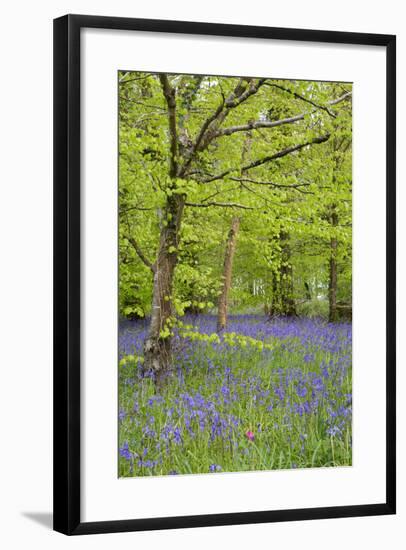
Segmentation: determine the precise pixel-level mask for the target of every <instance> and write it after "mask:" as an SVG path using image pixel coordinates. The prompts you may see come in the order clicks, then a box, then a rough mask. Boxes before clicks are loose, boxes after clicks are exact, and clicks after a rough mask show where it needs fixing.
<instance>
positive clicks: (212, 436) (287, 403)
mask: <svg viewBox="0 0 406 550" xmlns="http://www.w3.org/2000/svg"><path fill="white" fill-rule="evenodd" d="M189 322H190V323H191V324H192V325H193V326H194V327H195V330H198V331H199V333H202V334H212V333H214V332H215V329H216V319H215V317H214V316H209V315H200V316H197V317H195V318H190V319H189ZM147 327H148V321H147V320H140V321H124V322H122V323H121V324H120V334H119V350H120V359H121V361H120V366H119V411H118V422H119V475H120V476H147V475H166V474H192V473H193V474H194V473H206V472H207V473H210V472H212V473H214V472H231V471H250V470H271V469H282V468H308V467H327V466H349V465H351V456H352V452H351V449H352V439H351V426H352V393H351V392H352V373H351V357H352V349H351V346H352V333H351V325H350V324H348V323H339V324H328V323H326V322H325V321H322V320H310V319H293V320H285V319H277V320H269V319H266V318H265V317H262V316H255V315H238V316H232V317H230V319H229V322H228V327H227V331H226V332H227V333H236V334H237V335H242V336H245V337H249V338H250V339H255V340H250V341H251V343H252V342H254V343H256V344H255V345H247V344H246V342H245V341H244V340H243V339H240V340H239V341H238V342H235V341H232V342H231V343H230V340H229V339H227V334H226V335H225V336H224V337H222V338H221V339H220V341H216V340H214V339H213V341H203V342H202V341H194V340H192V339H190V338H187V337H186V338H185V337H183V336H181V335H180V334H176V335H175V337H174V361H173V372H172V374H171V377H170V380H169V381H168V383H167V384H166V385H165V387H164V388H163V389H162V390H161V392H160V393H157V392H156V391H155V387H154V383H153V380H151V379H149V378H143V379H142V377H141V371H142V366H141V361H142V359H140V358H141V357H142V345H143V340H144V338H145V336H146V332H147ZM261 343H262V344H265V345H261ZM128 356H129V357H130V358H129V359H126V358H128ZM123 358H124V360H123Z"/></svg>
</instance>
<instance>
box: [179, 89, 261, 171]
mask: <svg viewBox="0 0 406 550" xmlns="http://www.w3.org/2000/svg"><path fill="white" fill-rule="evenodd" d="M245 81H246V79H244V78H241V79H240V80H239V81H238V83H237V85H236V87H235V88H234V90H233V91H232V92H231V93H230V94H229V96H228V97H227V98H226V99H223V102H222V103H221V104H220V105H219V106H218V107H217V109H216V110H215V111H214V113H213V114H212V115H210V116H209V117H208V118H207V119H206V120H205V121H204V123H203V124H202V127H201V128H200V131H199V133H198V135H197V137H196V141H195V142H194V144H193V146H192V147H191V149H190V152H189V155H188V157H187V159H186V162H185V164H184V165H183V167H182V175H184V174H185V173H186V170H187V168H188V167H189V165H190V163H191V162H192V160H193V157H194V155H195V154H196V152H198V151H203V150H204V149H205V148H206V147H207V146H208V145H209V144H210V142H211V141H212V140H213V139H214V138H215V137H216V135H215V134H216V130H217V129H218V127H219V126H220V125H221V124H222V123H223V122H224V120H225V118H226V117H227V115H228V114H229V112H230V110H231V109H235V108H236V107H238V105H241V103H243V102H244V101H246V100H247V99H248V98H249V97H251V96H252V95H254V94H256V93H257V92H258V90H259V89H260V87H261V86H263V85H264V83H265V81H266V79H265V78H261V79H258V81H257V82H255V81H254V80H253V79H251V80H249V86H248V87H246V86H245Z"/></svg>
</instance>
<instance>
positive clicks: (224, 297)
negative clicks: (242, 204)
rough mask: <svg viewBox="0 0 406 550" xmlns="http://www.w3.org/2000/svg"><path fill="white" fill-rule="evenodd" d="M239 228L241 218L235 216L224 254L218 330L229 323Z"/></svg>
mask: <svg viewBox="0 0 406 550" xmlns="http://www.w3.org/2000/svg"><path fill="white" fill-rule="evenodd" d="M239 228H240V219H239V218H237V217H235V218H233V219H232V221H231V228H230V231H229V233H228V237H227V243H226V252H225V255H224V268H223V288H222V289H221V294H220V297H219V301H218V316H217V332H221V331H222V330H224V329H225V327H226V324H227V309H228V295H229V292H230V288H231V276H232V272H233V260H234V252H235V247H236V242H237V235H238V230H239Z"/></svg>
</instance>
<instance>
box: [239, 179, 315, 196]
mask: <svg viewBox="0 0 406 550" xmlns="http://www.w3.org/2000/svg"><path fill="white" fill-rule="evenodd" d="M230 180H232V181H239V182H247V183H255V184H256V185H268V186H269V187H275V188H277V189H294V190H295V191H299V192H300V193H303V194H304V195H314V193H312V192H311V191H303V189H301V188H302V187H309V185H310V183H292V184H283V183H274V182H273V181H258V180H253V179H250V178H235V177H231V178H230Z"/></svg>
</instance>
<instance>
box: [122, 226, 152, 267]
mask: <svg viewBox="0 0 406 550" xmlns="http://www.w3.org/2000/svg"><path fill="white" fill-rule="evenodd" d="M125 238H126V239H127V241H128V242H129V243H130V244H131V246H132V247H133V248H134V250H135V251H136V253H137V254H138V257H139V258H140V260H141V261H142V263H143V264H145V265H146V266H147V267H148V268H149V269H150V270H151V271H152V273H155V264H153V263H152V262H150V261H149V260H148V258H147V257H146V256H145V254H144V252H143V251H142V249H141V248H140V245H139V244H138V242H137V241H136V240H135V239H134V238H133V237H129V236H127V235H126V236H125Z"/></svg>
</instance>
